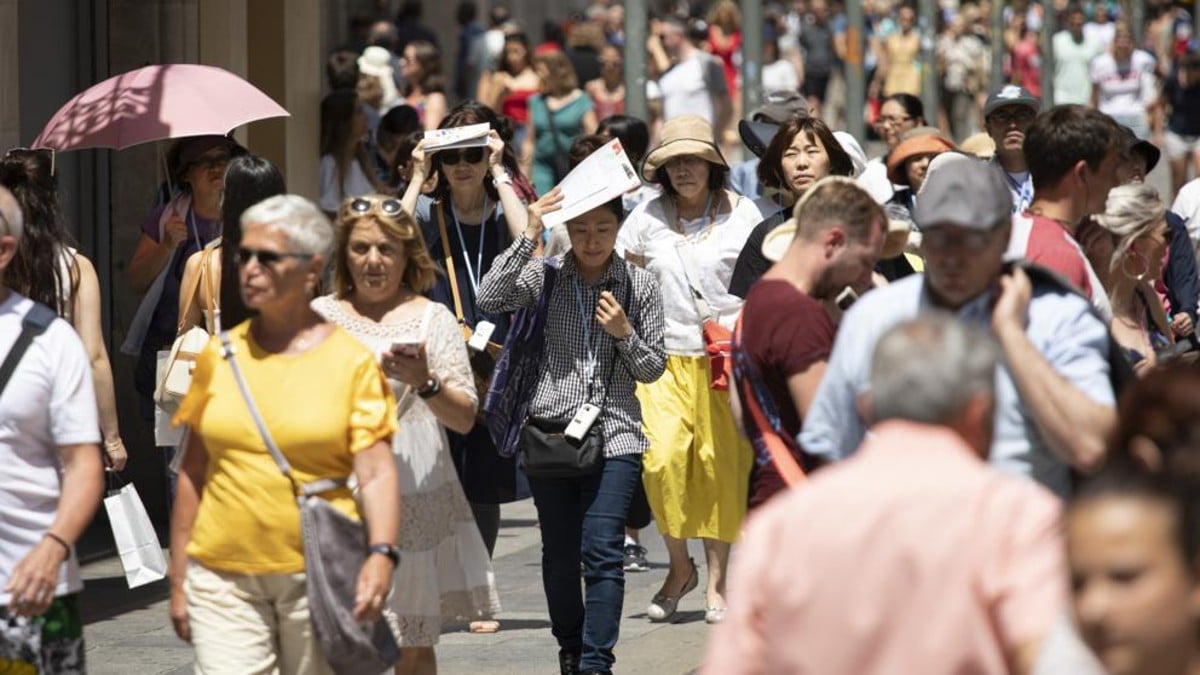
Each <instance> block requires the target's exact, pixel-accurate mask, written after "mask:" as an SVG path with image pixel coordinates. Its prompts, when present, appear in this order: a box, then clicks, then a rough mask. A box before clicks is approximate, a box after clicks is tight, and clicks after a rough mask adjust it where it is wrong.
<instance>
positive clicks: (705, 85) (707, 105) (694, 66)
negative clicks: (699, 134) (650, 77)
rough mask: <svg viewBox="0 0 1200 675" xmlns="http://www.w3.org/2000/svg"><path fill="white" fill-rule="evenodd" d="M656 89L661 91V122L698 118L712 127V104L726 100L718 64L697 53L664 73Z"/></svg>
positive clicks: (721, 73)
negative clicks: (689, 117) (681, 117)
mask: <svg viewBox="0 0 1200 675" xmlns="http://www.w3.org/2000/svg"><path fill="white" fill-rule="evenodd" d="M658 88H659V89H660V90H661V91H662V101H663V121H664V122H665V121H668V120H670V119H672V118H675V117H679V116H680V115H699V116H700V117H703V118H704V119H706V120H708V123H709V124H715V123H716V108H715V107H714V106H713V101H714V100H717V99H719V98H724V97H726V96H728V92H727V91H726V89H725V74H724V72H723V71H722V70H721V63H720V62H719V61H717V60H716V59H715V58H713V57H712V56H710V55H709V54H706V53H705V52H700V51H698V52H696V54H695V55H693V56H692V57H691V58H689V59H687V60H686V61H680V62H679V63H678V64H676V65H675V67H673V68H671V69H670V70H668V71H667V72H665V73H663V75H662V77H660V78H658Z"/></svg>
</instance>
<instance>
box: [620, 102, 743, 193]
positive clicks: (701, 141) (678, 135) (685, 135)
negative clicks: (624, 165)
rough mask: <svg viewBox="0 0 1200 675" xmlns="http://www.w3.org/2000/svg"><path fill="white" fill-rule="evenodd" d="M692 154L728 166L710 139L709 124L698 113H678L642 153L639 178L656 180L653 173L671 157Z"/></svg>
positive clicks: (710, 130) (711, 138) (711, 133)
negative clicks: (652, 146)
mask: <svg viewBox="0 0 1200 675" xmlns="http://www.w3.org/2000/svg"><path fill="white" fill-rule="evenodd" d="M687 155H693V156H695V157H699V158H700V159H703V160H704V161H706V162H708V163H710V164H716V165H717V166H720V167H725V168H729V164H728V163H727V162H726V161H725V158H724V157H722V156H721V151H720V150H718V149H717V144H716V143H714V142H713V130H712V125H711V124H709V123H708V120H706V119H704V118H703V117H700V116H698V115H681V116H680V117H675V118H673V119H671V120H670V121H668V122H667V123H666V124H664V125H663V128H662V142H661V143H659V144H658V147H657V148H654V149H653V150H651V151H650V153H649V154H647V155H646V159H645V160H644V161H643V162H642V178H645V179H646V181H647V182H650V183H655V182H658V181H657V179H656V178H655V176H654V173H655V172H656V171H658V168H659V167H661V166H664V165H665V164H666V163H667V162H669V161H670V160H671V159H673V158H675V157H684V156H687Z"/></svg>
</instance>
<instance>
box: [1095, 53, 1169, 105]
mask: <svg viewBox="0 0 1200 675" xmlns="http://www.w3.org/2000/svg"><path fill="white" fill-rule="evenodd" d="M1092 84H1093V85H1095V86H1096V95H1097V103H1098V104H1099V105H1098V108H1099V110H1100V112H1102V113H1104V114H1105V115H1112V116H1114V117H1117V116H1130V115H1142V116H1144V115H1146V109H1147V108H1148V107H1149V106H1151V105H1153V104H1154V99H1155V97H1156V90H1157V89H1158V84H1157V82H1156V80H1155V76H1154V57H1153V56H1151V55H1150V54H1149V53H1147V52H1144V51H1142V50H1140V49H1135V50H1134V51H1133V56H1132V57H1131V58H1130V67H1129V71H1128V72H1125V73H1122V72H1121V71H1120V69H1118V68H1117V60H1116V59H1114V58H1113V55H1112V54H1109V53H1104V54H1101V55H1100V56H1097V57H1096V58H1095V59H1094V60H1093V61H1092Z"/></svg>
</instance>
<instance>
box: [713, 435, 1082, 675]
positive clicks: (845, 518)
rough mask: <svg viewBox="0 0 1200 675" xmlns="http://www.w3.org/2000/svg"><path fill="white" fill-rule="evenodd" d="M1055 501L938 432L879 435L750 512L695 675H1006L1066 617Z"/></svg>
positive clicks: (1065, 582)
mask: <svg viewBox="0 0 1200 675" xmlns="http://www.w3.org/2000/svg"><path fill="white" fill-rule="evenodd" d="M1060 510H1061V508H1060V506H1059V503H1058V500H1057V499H1056V498H1055V497H1054V496H1052V495H1051V494H1050V493H1049V492H1047V491H1046V490H1045V489H1044V488H1042V487H1040V486H1038V485H1037V484H1036V483H1034V482H1033V481H1030V480H1029V479H1027V478H1021V477H1016V476H1011V475H1008V474H1003V473H1000V472H998V471H996V470H994V469H991V468H989V467H988V465H987V464H985V463H984V462H983V461H982V460H981V459H979V457H978V456H976V455H975V454H973V452H972V451H971V449H970V448H969V447H968V446H967V445H966V444H965V443H963V441H962V440H961V438H960V437H959V436H957V435H956V434H954V433H952V432H950V431H949V430H946V429H943V428H939V427H931V426H926V425H920V424H914V423H910V422H897V421H891V422H884V423H883V424H880V425H878V426H876V427H875V428H874V429H873V433H872V435H871V436H869V437H868V438H867V440H866V442H865V443H864V444H863V447H862V448H861V449H860V450H859V451H858V453H856V454H855V455H854V456H853V457H852V458H850V459H848V460H846V461H845V462H842V463H841V464H837V465H834V466H831V467H828V468H825V469H822V470H820V471H818V472H817V473H816V474H815V475H814V476H813V479H812V480H811V481H810V482H809V483H807V484H806V485H805V486H803V487H801V488H798V489H796V490H795V491H793V492H791V493H789V494H783V495H781V496H779V497H777V498H776V499H775V500H773V501H772V502H770V503H768V504H767V505H766V506H764V507H763V508H762V509H761V510H760V511H759V512H758V514H757V515H755V516H753V517H752V518H751V520H750V522H749V524H748V525H747V527H746V532H745V536H744V537H743V540H742V543H741V544H740V545H739V546H738V550H737V554H736V555H735V556H734V560H733V569H732V572H731V577H730V582H729V593H728V597H729V611H728V614H727V615H726V617H725V620H724V621H723V622H722V623H721V624H720V625H719V626H717V628H716V629H715V631H714V633H713V634H712V636H711V637H710V639H709V641H708V646H709V649H708V655H707V658H706V662H705V666H704V669H703V672H704V673H710V674H714V675H715V674H717V673H720V674H721V675H727V674H729V673H764V674H765V673H771V674H772V675H774V674H776V673H819V674H821V675H871V674H874V673H879V674H883V673H888V674H892V673H1007V672H1009V671H1008V667H1007V665H1006V655H1008V654H1010V653H1011V652H1012V651H1013V650H1015V648H1016V647H1017V646H1019V645H1022V644H1024V643H1027V642H1028V641H1031V640H1039V639H1041V638H1042V637H1044V636H1045V635H1046V634H1047V633H1048V632H1049V630H1050V628H1051V626H1052V625H1053V624H1054V621H1055V619H1056V618H1057V617H1058V616H1059V615H1060V614H1061V613H1062V612H1064V611H1066V608H1067V573H1066V563H1065V561H1064V559H1063V546H1062V542H1061V533H1060Z"/></svg>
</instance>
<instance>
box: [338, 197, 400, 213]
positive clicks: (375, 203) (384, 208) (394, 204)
mask: <svg viewBox="0 0 1200 675" xmlns="http://www.w3.org/2000/svg"><path fill="white" fill-rule="evenodd" d="M372 211H379V212H380V213H382V214H383V215H385V216H388V217H391V218H395V217H396V216H398V215H400V211H401V206H400V200H399V199H395V198H392V197H388V198H386V199H378V198H375V197H355V198H354V199H352V200H350V212H351V213H353V214H354V215H356V216H365V215H366V214H368V213H370V212H372Z"/></svg>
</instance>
